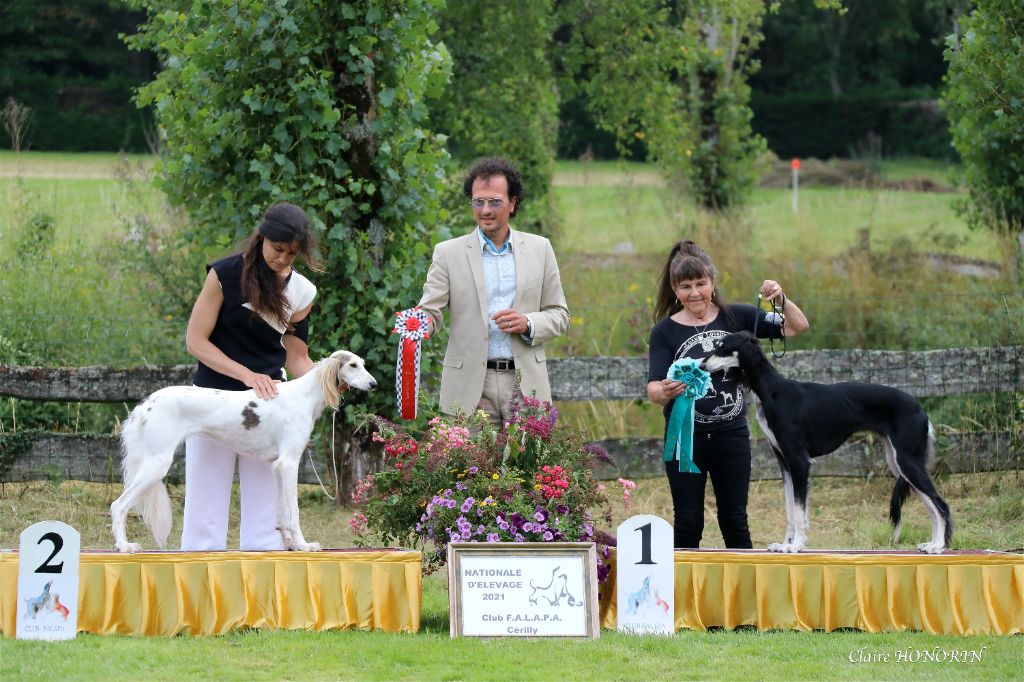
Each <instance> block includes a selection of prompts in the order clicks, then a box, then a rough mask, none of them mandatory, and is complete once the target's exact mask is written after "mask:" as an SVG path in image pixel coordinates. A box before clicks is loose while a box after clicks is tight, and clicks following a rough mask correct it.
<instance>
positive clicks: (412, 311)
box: [392, 307, 430, 421]
mask: <svg viewBox="0 0 1024 682" xmlns="http://www.w3.org/2000/svg"><path fill="white" fill-rule="evenodd" d="M395 316H396V317H397V318H398V319H397V320H396V321H395V328H394V329H393V330H392V333H395V334H398V336H399V339H398V361H397V363H396V365H395V399H396V401H397V403H398V414H399V416H400V417H401V418H402V419H404V420H406V421H411V420H413V419H416V406H417V405H418V404H419V391H420V343H421V342H422V341H423V339H427V338H430V334H429V332H428V331H427V330H429V329H430V318H429V317H427V314H426V313H425V312H423V311H422V310H420V308H419V307H415V308H409V309H408V310H403V311H401V312H398V313H395Z"/></svg>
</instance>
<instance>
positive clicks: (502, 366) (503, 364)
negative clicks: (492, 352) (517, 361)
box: [494, 360, 512, 372]
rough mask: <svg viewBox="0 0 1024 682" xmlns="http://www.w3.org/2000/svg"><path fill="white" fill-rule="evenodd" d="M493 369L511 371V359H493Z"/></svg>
mask: <svg viewBox="0 0 1024 682" xmlns="http://www.w3.org/2000/svg"><path fill="white" fill-rule="evenodd" d="M494 369H495V370H497V371H498V372H511V371H512V361H511V360H495V361H494Z"/></svg>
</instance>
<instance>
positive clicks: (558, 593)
mask: <svg viewBox="0 0 1024 682" xmlns="http://www.w3.org/2000/svg"><path fill="white" fill-rule="evenodd" d="M559 569H561V566H555V567H554V568H553V569H552V570H551V580H550V581H548V584H547V585H536V584H534V582H533V578H530V587H532V588H533V592H531V593H530V596H529V597H528V599H529V600H530V603H531V604H533V605H534V606H536V605H537V599H538V597H539V598H541V599H543V600H545V601H546V602H547V603H548V605H550V606H561V605H562V598H563V597H565V600H566V602H565V603H566V606H583V602H582V601H581V600H579V599H577V598H576V597H574V596H573V595H572V593H571V592H569V576H568V575H567V574H566V573H564V572H563V573H559V572H558V571H559Z"/></svg>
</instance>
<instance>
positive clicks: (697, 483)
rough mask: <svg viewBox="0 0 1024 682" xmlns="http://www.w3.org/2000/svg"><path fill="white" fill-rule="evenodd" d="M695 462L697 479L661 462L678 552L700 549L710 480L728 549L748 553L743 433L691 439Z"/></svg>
mask: <svg viewBox="0 0 1024 682" xmlns="http://www.w3.org/2000/svg"><path fill="white" fill-rule="evenodd" d="M693 462H694V464H696V465H697V468H698V469H700V473H699V474H688V473H680V472H679V463H678V462H675V461H671V462H665V473H666V474H668V485H669V489H670V490H671V491H672V507H673V511H674V514H675V523H674V533H673V542H674V544H675V546H676V547H688V548H695V547H700V538H701V535H703V534H704V488H705V487H706V485H707V480H708V474H711V485H712V487H713V488H714V489H715V502H716V503H717V506H718V527H719V528H720V529H721V530H722V537H723V538H724V539H725V546H726V547H727V548H729V549H750V548H751V547H753V545H752V544H751V542H750V529H749V528H748V527H747V494H748V493H749V491H750V436H749V435H748V434H747V431H746V429H742V430H739V431H732V432H726V433H714V432H712V433H707V432H704V433H695V434H693Z"/></svg>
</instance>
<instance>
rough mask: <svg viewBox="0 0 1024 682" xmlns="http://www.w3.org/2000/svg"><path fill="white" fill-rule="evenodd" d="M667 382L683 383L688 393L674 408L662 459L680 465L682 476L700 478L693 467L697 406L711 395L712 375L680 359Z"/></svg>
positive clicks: (697, 361)
mask: <svg viewBox="0 0 1024 682" xmlns="http://www.w3.org/2000/svg"><path fill="white" fill-rule="evenodd" d="M666 378H668V379H671V380H673V381H681V382H683V383H684V384H686V390H684V391H683V392H682V393H681V394H679V396H678V397H677V398H676V400H675V402H674V403H673V404H672V414H671V415H669V419H668V430H667V431H666V432H665V452H664V456H663V458H662V459H664V461H666V462H671V461H672V460H676V461H677V462H679V471H680V473H690V474H699V473H700V469H698V468H697V465H696V464H694V463H693V403H694V401H696V400H697V399H698V398H703V397H704V396H706V395H707V394H708V391H709V390H710V389H711V375H710V374H708V373H707V372H705V371H704V370H702V369H701V368H700V361H699V360H694V359H693V358H680V359H678V360H676V361H675V362H673V363H672V366H671V367H669V368H668V376H667V377H666Z"/></svg>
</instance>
